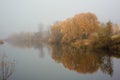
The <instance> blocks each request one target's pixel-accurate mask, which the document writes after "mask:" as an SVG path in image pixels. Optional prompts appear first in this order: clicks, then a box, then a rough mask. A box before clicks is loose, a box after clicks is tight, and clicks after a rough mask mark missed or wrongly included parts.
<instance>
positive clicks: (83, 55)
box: [52, 45, 120, 76]
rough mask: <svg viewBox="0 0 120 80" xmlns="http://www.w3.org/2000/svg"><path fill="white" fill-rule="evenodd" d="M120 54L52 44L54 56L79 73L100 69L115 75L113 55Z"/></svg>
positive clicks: (56, 59) (66, 66)
mask: <svg viewBox="0 0 120 80" xmlns="http://www.w3.org/2000/svg"><path fill="white" fill-rule="evenodd" d="M116 56H117V57H120V55H116V54H111V53H109V52H107V53H106V52H102V51H96V52H95V51H94V52H93V51H80V50H77V49H75V48H72V47H69V46H61V45H60V46H58V45H52V58H53V59H54V60H55V61H56V62H58V63H62V64H63V65H64V67H65V68H67V69H69V70H74V71H76V72H78V73H83V74H86V73H90V74H91V73H95V72H96V71H98V70H99V69H100V70H101V71H102V72H103V73H105V74H109V75H110V76H112V75H113V62H112V57H116Z"/></svg>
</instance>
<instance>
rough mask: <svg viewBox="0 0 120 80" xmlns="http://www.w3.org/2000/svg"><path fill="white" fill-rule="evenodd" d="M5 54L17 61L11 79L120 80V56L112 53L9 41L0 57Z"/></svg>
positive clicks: (0, 52) (0, 47)
mask: <svg viewBox="0 0 120 80" xmlns="http://www.w3.org/2000/svg"><path fill="white" fill-rule="evenodd" d="M3 54H6V56H7V60H8V61H14V62H15V66H14V67H15V68H14V72H13V74H12V75H11V76H10V77H9V79H8V80H119V79H120V55H117V54H111V53H110V52H109V53H106V52H103V51H98V52H88V51H79V50H76V49H74V48H71V47H68V46H58V45H47V44H43V43H39V44H27V43H26V44H25V43H24V44H22V43H17V44H16V43H15V44H13V43H7V42H6V43H5V44H3V45H0V56H1V55H3ZM0 70H1V69H0ZM0 75H2V73H1V71H0Z"/></svg>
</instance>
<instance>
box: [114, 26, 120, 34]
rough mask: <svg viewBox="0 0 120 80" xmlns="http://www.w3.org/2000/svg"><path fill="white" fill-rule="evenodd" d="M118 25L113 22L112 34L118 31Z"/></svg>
mask: <svg viewBox="0 0 120 80" xmlns="http://www.w3.org/2000/svg"><path fill="white" fill-rule="evenodd" d="M119 31H120V30H119V26H118V24H115V25H114V27H113V34H117V33H119Z"/></svg>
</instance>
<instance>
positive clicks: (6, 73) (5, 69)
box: [0, 54, 15, 80]
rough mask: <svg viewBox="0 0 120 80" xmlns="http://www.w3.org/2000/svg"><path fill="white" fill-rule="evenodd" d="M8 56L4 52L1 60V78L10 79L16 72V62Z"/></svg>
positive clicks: (1, 79)
mask: <svg viewBox="0 0 120 80" xmlns="http://www.w3.org/2000/svg"><path fill="white" fill-rule="evenodd" d="M6 58H7V56H6V55H5V54H3V55H2V56H1V61H0V80H9V78H10V77H11V76H12V74H13V72H14V64H15V62H14V61H13V62H10V61H8V60H7V59H6Z"/></svg>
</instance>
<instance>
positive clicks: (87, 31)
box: [7, 12, 120, 50]
mask: <svg viewBox="0 0 120 80" xmlns="http://www.w3.org/2000/svg"><path fill="white" fill-rule="evenodd" d="M7 41H8V42H27V43H28V42H30V43H43V42H47V43H51V44H64V45H69V46H71V47H75V48H78V49H104V50H120V30H119V26H118V24H113V23H112V22H111V21H108V22H107V23H101V22H100V21H99V20H98V19H97V17H96V15H95V14H93V13H89V12H88V13H81V14H77V15H75V16H74V17H73V18H68V19H66V20H64V21H60V22H56V23H55V24H53V25H52V26H51V27H50V29H48V30H46V31H45V30H43V27H40V30H39V31H38V32H35V33H31V32H21V33H15V34H12V35H10V36H9V37H8V39H7Z"/></svg>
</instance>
